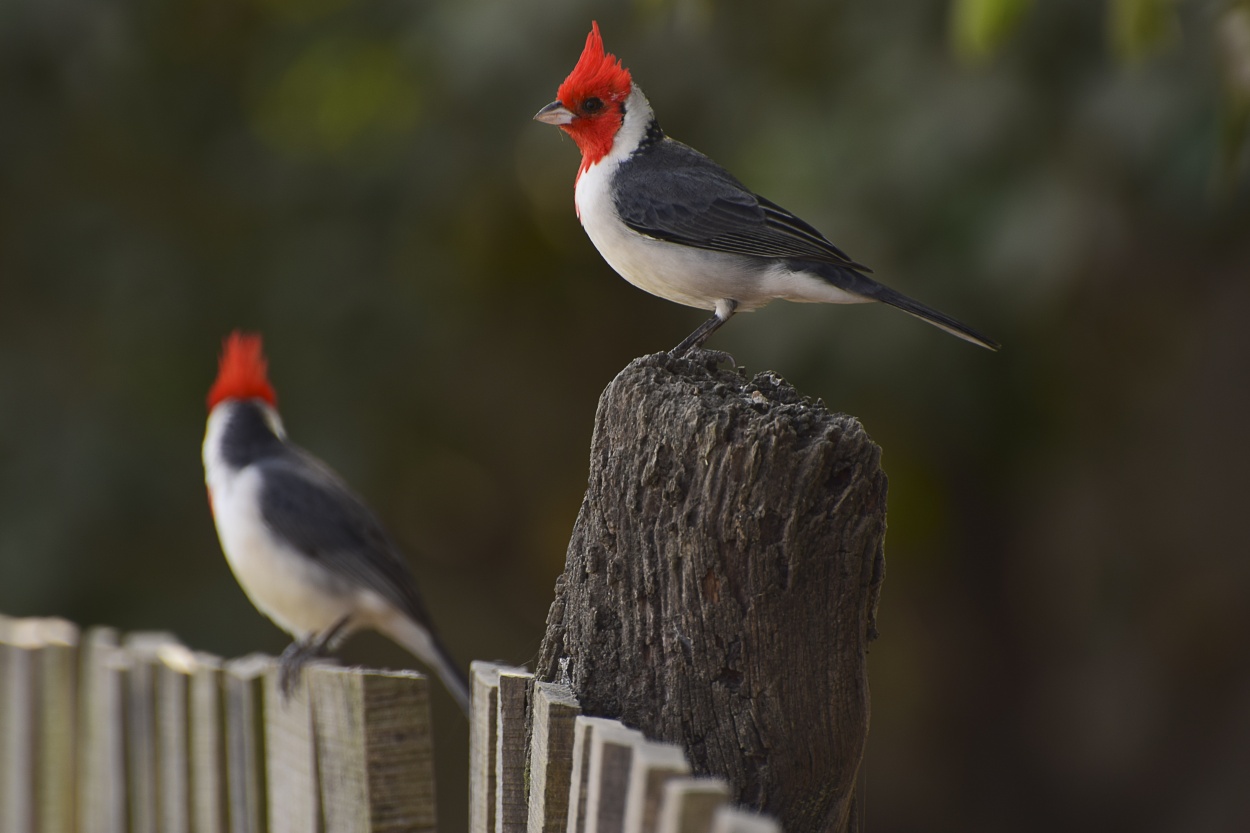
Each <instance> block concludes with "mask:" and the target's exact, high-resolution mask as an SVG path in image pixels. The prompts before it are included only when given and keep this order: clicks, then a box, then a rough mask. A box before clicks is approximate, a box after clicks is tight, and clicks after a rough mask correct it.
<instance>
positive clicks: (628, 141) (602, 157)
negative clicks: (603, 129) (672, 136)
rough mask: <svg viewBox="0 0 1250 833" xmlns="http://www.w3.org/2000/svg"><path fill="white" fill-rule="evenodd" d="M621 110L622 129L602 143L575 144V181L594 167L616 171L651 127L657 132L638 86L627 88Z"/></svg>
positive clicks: (595, 141)
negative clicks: (577, 155)
mask: <svg viewBox="0 0 1250 833" xmlns="http://www.w3.org/2000/svg"><path fill="white" fill-rule="evenodd" d="M621 109H622V111H623V113H622V117H621V126H620V127H619V128H618V129H617V130H616V132H615V133H614V134H611V135H608V136H607V137H605V139H602V140H601V139H598V138H596V139H595V140H594V141H587V142H586V143H583V142H582V141H581V140H579V141H578V145H579V146H580V147H581V151H582V165H581V167H580V168H578V169H577V177H578V179H580V178H581V176H582V174H584V173H586V172H587V171H589V170H590V169H591V168H593V167H595V166H596V165H604V164H606V165H608V166H609V167H613V168H614V167H616V166H617V165H619V164H620V163H622V162H624V161H625V160H626V159H628V158H629V155H630V154H631V153H633V152H634V151H635V150H637V149H638V147H639V146H640V145H641V144H642V143H643V141H644V140H645V139H646V138H647V136H648V133H649V129H650V128H651V127H652V126H653V125H654V129H655V130H657V131H658V130H659V125H658V124H656V121H655V113H654V112H652V110H651V104H650V102H648V101H647V97H646V96H645V95H643V92H642V90H641V89H639V88H638V85H637V84H634V85H633V86H632V87H630V91H629V96H628V97H627V98H626V99H625V103H624V104H623V105H621ZM662 135H663V134H661V136H662Z"/></svg>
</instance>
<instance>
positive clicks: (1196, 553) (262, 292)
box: [0, 0, 1250, 833]
mask: <svg viewBox="0 0 1250 833" xmlns="http://www.w3.org/2000/svg"><path fill="white" fill-rule="evenodd" d="M592 18H597V19H598V20H599V22H600V24H601V26H602V28H603V31H604V35H605V38H606V40H607V44H608V47H609V48H610V49H611V50H612V51H614V52H616V53H617V54H618V55H620V56H622V58H623V59H624V61H625V63H626V65H627V66H629V67H630V68H631V69H632V70H633V72H634V77H635V80H636V81H637V82H639V84H640V85H641V86H643V88H644V89H645V90H646V91H647V93H648V95H649V97H650V99H651V102H652V104H653V105H654V107H655V108H656V111H657V113H658V114H659V116H660V118H661V123H662V124H663V125H664V126H665V128H666V129H667V130H668V132H669V133H670V134H672V135H674V136H676V137H677V138H680V139H682V140H683V141H685V142H687V143H689V144H692V145H694V146H696V147H698V148H700V149H702V150H704V151H705V152H707V153H708V154H709V155H711V156H713V157H714V158H716V159H718V160H719V161H721V162H722V163H723V164H725V165H726V166H727V167H729V168H730V169H732V170H733V171H735V172H736V173H737V174H738V176H739V177H740V178H741V179H743V180H744V181H745V182H746V183H747V184H748V185H751V186H752V187H754V188H756V189H758V190H759V191H761V192H762V193H764V194H766V195H768V196H769V197H771V198H772V199H774V200H776V201H778V202H781V203H782V204H783V205H785V206H787V207H788V208H791V209H792V210H794V211H796V212H797V213H799V214H800V215H801V216H804V217H805V218H807V219H808V220H810V221H811V222H812V223H813V224H815V225H816V226H818V227H819V228H821V229H824V230H826V231H827V232H828V234H829V235H830V237H831V238H832V239H833V240H834V242H835V243H837V244H838V245H839V246H841V247H843V248H844V249H846V250H847V251H848V252H849V253H851V254H852V256H854V257H855V258H856V259H858V260H861V261H863V262H865V263H868V264H870V265H871V266H873V267H874V268H875V269H876V271H877V274H878V276H879V277H881V278H882V279H883V280H885V281H886V282H888V283H890V284H892V285H893V286H895V287H897V288H899V289H902V290H904V291H906V292H908V293H910V294H913V295H915V296H916V297H918V298H920V299H922V300H925V301H927V302H929V303H932V304H933V305H935V306H937V307H939V308H941V309H943V310H945V311H948V312H950V313H952V314H954V315H956V316H957V317H959V318H962V319H964V320H966V321H967V322H969V323H970V324H972V325H973V326H976V327H978V328H981V329H983V330H984V331H986V332H987V333H989V334H991V335H992V336H994V337H996V338H998V339H999V340H1001V341H1002V342H1003V343H1004V344H1005V347H1004V349H1003V351H1002V352H1001V353H1000V354H997V355H992V354H990V353H988V352H985V351H981V350H977V349H975V348H973V347H971V346H969V345H967V344H964V343H962V342H959V341H957V340H955V339H953V338H950V337H948V336H946V335H944V334H942V333H940V332H939V331H937V330H935V329H932V328H930V327H927V326H925V325H923V324H921V323H919V322H916V321H915V320H913V319H911V318H908V317H907V316H904V315H901V314H898V313H896V312H894V311H892V310H889V309H885V308H876V307H872V308H867V307H844V308H834V307H817V306H798V305H785V304H777V305H774V306H773V307H770V308H768V309H766V310H764V311H761V312H758V313H755V314H753V315H750V316H741V317H738V318H735V319H734V321H733V322H732V323H730V324H729V325H728V326H727V327H725V328H724V329H723V330H721V331H720V332H718V333H717V334H716V335H715V336H714V338H713V341H712V343H711V345H710V346H713V347H716V348H720V349H724V350H728V351H730V352H731V353H732V354H733V355H734V356H735V357H736V359H737V361H738V362H739V363H740V364H741V365H744V366H745V367H746V368H747V370H748V371H749V372H756V371H761V370H766V369H771V370H774V371H777V372H778V373H780V374H781V375H783V376H785V377H786V378H788V379H789V380H790V381H791V382H793V383H794V384H795V385H797V386H798V387H799V388H800V389H801V390H802V391H804V392H805V393H807V394H809V395H811V396H813V397H820V398H822V399H823V400H824V401H825V402H826V403H828V404H829V405H830V406H831V407H832V408H835V409H837V410H842V411H845V412H847V413H850V414H854V415H856V416H857V417H859V418H860V419H861V420H862V421H863V423H864V425H865V426H866V427H867V429H868V431H869V432H870V434H871V435H872V436H873V437H874V438H875V439H876V441H877V442H879V443H880V444H881V445H882V447H883V449H884V456H883V462H884V467H885V469H886V471H887V473H888V475H889V478H890V495H889V512H890V515H889V519H890V529H889V535H888V537H887V542H886V556H887V564H888V574H887V580H886V583H885V587H884V595H883V597H882V602H881V609H880V629H881V638H880V639H879V641H878V642H877V643H875V645H874V646H873V649H872V653H871V656H870V660H869V661H870V671H871V680H872V694H873V706H874V710H873V723H872V730H871V735H870V739H869V745H868V756H867V760H866V762H865V766H864V775H863V778H862V790H863V795H864V800H865V802H866V809H867V825H866V829H868V830H872V831H879V832H881V831H895V830H898V831H903V830H908V831H910V830H934V831H945V830H951V831H955V830H959V831H999V830H1018V831H1032V830H1036V831H1042V830H1051V829H1055V828H1057V827H1062V828H1063V829H1067V830H1075V831H1084V830H1089V831H1095V830H1098V831H1101V830H1108V829H1133V830H1136V831H1141V833H1146V832H1147V831H1208V830H1209V831H1228V830H1238V829H1250V789H1247V784H1250V647H1248V646H1250V642H1248V637H1250V532H1248V531H1247V530H1248V523H1247V520H1246V518H1247V513H1248V512H1250V486H1248V485H1247V476H1248V473H1250V441H1248V440H1247V435H1246V434H1247V430H1248V427H1250V323H1248V322H1250V187H1248V185H1247V148H1246V143H1245V140H1244V126H1245V122H1246V118H1247V112H1248V111H1250V104H1248V102H1250V8H1248V7H1247V5H1246V4H1245V3H1238V2H1222V0H1209V1H1206V2H1203V1H1202V0H1190V2H1175V3H1173V2H1167V0H1110V2H1093V1H1092V0H1053V2H1046V3H1030V2H1027V0H957V2H954V3H953V4H948V3H933V2H929V0H897V1H896V2H892V3H878V2H870V0H843V2H830V0H820V1H819V2H791V0H775V1H774V2H771V3H768V4H765V5H759V4H716V3H712V2H693V1H692V2H686V1H685V0H638V1H637V2H617V3H607V2H603V3H592V2H582V0H553V2H543V3H523V2H516V0H455V1H454V2H453V0H427V2H405V1H404V0H182V1H181V2H177V3H160V2H153V0H110V2H101V1H100V0H55V2H53V0H3V2H0V611H3V612H4V613H7V614H10V615H59V616H64V617H68V618H70V619H72V620H74V621H76V622H78V623H80V624H82V625H90V624H95V623H103V624H109V625H114V626H117V627H119V628H123V629H161V630H170V631H173V632H174V633H176V634H178V635H179V636H180V637H181V638H182V639H183V640H185V641H186V642H187V643H188V644H190V645H193V646H195V647H197V648H200V649H204V650H208V651H212V652H214V653H217V654H220V655H223V656H235V655H240V654H243V653H246V652H249V651H253V650H265V651H270V652H277V651H279V650H281V649H282V647H283V646H284V645H285V642H286V640H285V638H284V637H283V635H282V634H281V633H280V632H279V631H278V630H277V629H276V628H274V627H273V626H272V625H270V624H269V623H268V622H267V621H265V620H264V619H262V618H261V617H260V615H259V614H257V613H256V612H255V611H254V610H253V609H252V607H251V606H250V604H249V603H248V601H247V600H246V598H245V597H244V596H243V594H242V592H241V591H240V590H239V589H238V587H237V585H236V584H235V582H234V579H233V577H232V576H231V575H230V573H229V571H228V569H227V567H226V564H225V561H224V559H223V558H222V557H221V554H220V552H219V549H218V545H217V540H216V536H215V533H214V530H213V526H212V522H211V519H210V516H209V513H208V510H207V506H206V503H205V499H204V487H203V482H202V478H203V475H202V471H201V467H200V459H199V454H200V442H201V438H202V432H203V424H204V417H205V412H204V396H205V393H206V391H207V389H208V386H209V384H210V383H211V381H212V379H213V376H214V373H215V369H216V355H217V351H218V348H219V345H220V342H221V339H222V337H223V336H224V335H225V334H226V333H227V332H228V331H229V330H231V329H232V328H235V327H244V328H249V329H255V330H259V331H261V332H263V333H264V335H265V337H266V340H267V345H268V349H269V353H270V358H271V372H272V377H273V380H274V383H275V385H276V386H277V388H278V391H279V396H280V405H281V409H282V412H283V414H284V417H285V419H286V423H287V427H288V429H289V431H290V432H291V434H292V436H293V438H295V439H296V440H297V441H298V442H300V443H302V444H304V445H306V446H307V447H308V448H310V449H312V450H314V451H315V452H316V453H318V454H319V455H321V456H322V457H324V458H325V459H326V460H328V461H329V462H330V463H331V464H332V465H333V466H335V467H336V468H337V469H338V470H339V471H340V472H342V473H343V475H344V476H345V477H346V478H347V479H348V480H349V481H350V482H351V483H353V484H354V485H355V486H356V487H357V488H358V489H359V491H361V492H362V493H363V494H364V495H365V496H366V497H367V498H368V499H369V500H370V501H371V502H372V503H373V505H374V506H375V507H376V508H377V510H378V511H379V513H380V514H381V515H382V516H383V517H384V519H385V520H386V522H387V523H388V524H389V526H390V527H391V528H392V529H393V531H394V532H395V534H396V536H397V537H398V538H399V539H400V540H401V541H402V542H403V543H404V544H405V546H406V547H407V549H408V550H409V551H410V552H411V553H412V555H413V562H414V568H415V570H416V572H417V573H418V576H419V578H420V581H421V583H422V586H423V588H424V590H425V592H426V595H427V597H428V601H429V604H430V606H431V607H432V609H433V611H434V613H435V615H436V617H437V619H438V620H439V621H440V622H441V623H442V626H443V630H444V632H445V633H446V636H447V640H448V642H449V643H450V644H451V646H452V649H453V651H454V652H455V653H456V655H457V656H459V657H461V658H462V659H463V660H464V661H465V662H467V661H468V660H469V659H470V658H488V659H502V660H507V661H511V662H515V663H524V662H527V661H529V660H531V659H532V657H533V656H534V654H535V653H536V651H537V647H538V644H539V641H540V639H541V636H542V632H543V628H544V620H545V616H546V611H547V606H548V603H549V601H550V598H551V590H552V584H553V580H554V578H555V576H556V575H557V574H558V573H559V571H560V570H561V568H562V565H563V557H564V548H565V545H566V542H567V539H568V535H569V532H570V529H571V525H572V522H573V519H574V517H575V515H576V512H577V509H578V504H579V501H580V497H581V493H582V490H583V487H584V483H585V475H586V466H587V453H588V451H587V450H588V445H589V439H590V433H591V428H592V418H593V415H594V410H595V405H596V400H597V397H598V395H599V393H600V391H601V390H602V388H603V387H604V386H605V385H606V384H607V382H608V381H609V380H610V379H611V378H612V377H613V375H614V374H615V373H616V372H617V371H618V370H619V369H620V368H621V367H623V366H624V365H625V364H626V363H627V362H628V361H629V360H630V359H632V358H633V357H635V356H638V355H642V354H646V353H649V352H655V351H657V350H660V349H664V348H667V347H669V346H671V345H673V344H676V343H677V342H678V341H679V340H680V339H681V338H682V337H683V336H685V335H686V334H687V333H688V332H689V331H690V330H691V329H693V328H694V326H695V325H696V324H698V323H699V322H700V321H702V320H703V317H704V315H705V313H703V312H699V311H695V310H690V309H685V308H681V307H677V306H675V305H672V304H669V303H667V302H664V301H661V300H658V299H655V298H652V297H650V296H647V295H645V294H644V293H642V292H640V291H638V290H636V289H634V288H632V287H631V286H629V285H628V284H626V283H625V282H624V281H623V280H621V279H620V278H618V277H616V276H615V275H614V274H613V273H612V272H611V271H610V270H609V268H608V267H607V266H606V265H605V264H604V263H603V262H602V261H601V260H600V258H599V257H598V255H597V253H596V252H595V251H594V249H593V248H592V246H591V244H590V243H589V241H588V240H587V239H586V238H585V236H584V234H583V233H582V231H581V229H580V228H579V226H578V224H577V221H576V219H575V217H574V214H573V205H572V186H573V176H574V172H575V170H576V167H577V153H576V149H575V147H574V146H573V144H572V142H571V141H569V140H568V139H567V138H566V137H564V136H563V135H562V134H561V133H559V132H558V131H556V130H554V129H552V128H550V127H548V126H545V125H541V124H537V123H534V122H532V121H531V120H530V118H531V116H532V115H533V113H534V112H535V111H537V110H538V109H539V108H540V107H541V106H543V105H544V104H546V103H547V102H549V101H550V100H551V99H552V98H553V97H554V92H555V88H556V86H557V84H558V83H559V82H560V80H561V79H562V78H563V77H564V75H565V74H566V73H567V71H568V70H569V69H570V68H571V67H572V65H573V63H574V61H575V60H576V58H577V56H578V54H579V52H580V50H581V46H582V43H583V39H584V37H585V34H586V31H587V29H588V27H589V23H590V21H591V19H592ZM343 654H344V656H345V658H346V659H347V660H349V661H352V662H368V663H378V664H383V665H391V666H403V665H405V664H406V663H407V662H408V658H407V657H406V655H404V654H403V653H402V652H401V651H399V649H397V648H395V647H393V646H391V645H390V644H389V643H386V642H385V641H384V640H383V639H381V638H380V637H376V636H360V637H357V638H355V639H354V640H353V641H352V642H351V643H349V645H348V646H347V647H346V649H345V650H344V652H343ZM434 707H435V711H436V716H437V720H438V721H439V723H440V727H439V735H438V743H439V747H438V756H439V777H440V779H441V781H440V793H439V795H440V801H441V802H442V814H443V825H444V829H447V830H456V829H461V827H462V825H463V818H464V785H463V782H464V772H465V767H466V763H465V752H464V747H465V743H466V736H467V733H466V727H465V724H464V723H463V721H462V720H461V718H460V716H459V715H458V714H457V713H456V711H455V707H454V705H453V704H452V703H451V701H450V700H448V699H447V698H446V697H445V696H444V695H442V694H441V693H440V694H439V695H438V699H437V700H436V702H435V704H434Z"/></svg>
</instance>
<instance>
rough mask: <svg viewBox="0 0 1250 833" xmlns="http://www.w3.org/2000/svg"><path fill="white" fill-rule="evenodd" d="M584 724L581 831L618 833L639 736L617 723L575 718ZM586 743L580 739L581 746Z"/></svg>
mask: <svg viewBox="0 0 1250 833" xmlns="http://www.w3.org/2000/svg"><path fill="white" fill-rule="evenodd" d="M583 721H584V725H585V726H586V727H587V734H588V736H589V754H588V755H587V756H586V759H585V761H586V763H585V767H586V778H585V781H584V783H585V795H586V797H585V808H586V809H585V822H584V825H585V826H584V828H583V829H584V830H585V833H621V830H622V828H623V827H624V824H625V794H626V791H627V789H628V787H629V771H630V767H631V765H632V763H633V757H634V747H635V746H636V745H638V744H639V743H641V742H642V741H643V736H642V733H641V732H639V731H637V730H635V729H629V728H626V726H625V725H624V724H623V723H621V722H620V721H618V720H602V719H596V718H586V717H579V718H577V722H578V723H583ZM591 721H593V723H592V722H591ZM586 742H587V741H586V740H585V739H583V745H585V744H586Z"/></svg>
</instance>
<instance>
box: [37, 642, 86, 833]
mask: <svg viewBox="0 0 1250 833" xmlns="http://www.w3.org/2000/svg"><path fill="white" fill-rule="evenodd" d="M39 627H40V634H39V638H40V643H41V644H40V648H39V672H38V679H37V685H38V686H39V698H38V700H39V702H38V707H37V711H38V712H39V716H38V728H37V730H36V731H37V732H38V742H37V746H38V752H37V755H36V757H37V758H38V759H39V760H38V765H37V769H36V774H35V777H36V785H35V791H36V792H35V808H36V813H37V814H38V819H37V821H36V825H37V826H36V829H37V830H38V831H39V833H73V831H74V822H75V813H76V812H77V793H78V778H77V768H76V757H75V756H76V754H77V738H78V628H77V627H76V626H75V625H74V624H72V623H70V622H67V621H65V620H64V619H41V620H40V621H39Z"/></svg>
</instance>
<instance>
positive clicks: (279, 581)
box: [204, 332, 469, 714]
mask: <svg viewBox="0 0 1250 833" xmlns="http://www.w3.org/2000/svg"><path fill="white" fill-rule="evenodd" d="M276 405H277V396H276V394H275V393H274V389H273V387H272V386H271V385H270V384H269V378H268V372H267V362H266V360H265V356H264V352H263V347H262V344H261V339H260V336H257V335H246V334H242V333H239V332H234V333H232V334H231V335H230V337H229V338H227V339H226V341H225V346H224V349H223V351H222V355H221V362H220V367H219V370H218V373H217V380H216V382H214V383H213V386H212V389H211V390H210V391H209V393H208V411H209V413H208V428H207V430H206V431H205V435H204V474H205V481H206V482H207V483H208V498H209V504H210V506H211V508H212V512H213V520H214V522H215V523H216V524H217V535H218V537H219V538H220V539H221V548H222V550H223V551H224V552H225V554H226V561H228V562H229V563H230V569H231V570H233V571H234V575H235V578H237V579H238V580H239V584H240V585H242V586H243V591H244V592H245V593H247V595H248V598H250V599H251V600H252V604H254V605H256V607H257V609H258V610H260V612H261V613H263V614H265V615H266V616H268V617H269V618H270V619H272V620H273V622H274V623H275V624H276V625H277V626H278V627H280V628H282V629H283V630H284V631H286V632H287V633H289V634H291V635H292V636H294V637H295V641H294V642H293V643H291V645H290V647H288V648H287V649H286V651H284V652H283V654H282V658H281V660H280V668H281V677H280V679H281V684H282V689H283V691H284V692H286V693H288V694H289V693H290V691H291V690H292V689H293V688H294V686H295V684H296V683H297V682H298V680H299V674H300V669H301V667H302V665H303V664H304V663H305V662H307V661H308V660H309V659H311V658H313V657H315V656H318V655H320V654H322V653H323V652H324V651H326V650H329V649H333V648H335V647H336V646H337V645H338V644H339V643H341V642H342V641H343V640H344V639H345V638H346V637H347V636H348V635H350V634H351V633H352V632H354V631H356V630H360V629H362V628H372V629H374V630H377V631H380V632H382V633H384V634H386V635H387V636H388V637H390V638H391V639H393V640H394V641H395V642H397V643H399V644H400V645H402V646H403V647H405V648H407V649H408V650H409V651H411V652H412V653H413V654H414V655H416V657H417V658H418V659H420V660H421V661H422V662H423V663H425V664H426V665H427V666H429V667H430V668H432V669H434V671H436V672H437V673H438V675H439V677H440V678H441V679H442V681H443V685H445V686H446V687H447V690H448V691H449V692H450V693H451V695H452V697H454V698H455V699H456V702H457V703H459V704H460V707H461V708H462V709H464V710H465V713H466V714H467V713H468V709H469V686H468V680H467V678H466V677H465V674H464V672H463V671H462V670H461V669H460V667H459V666H458V665H456V662H455V660H453V659H452V657H451V654H450V653H449V652H448V650H447V647H446V646H445V645H444V644H443V642H442V640H441V639H439V637H438V634H437V633H436V632H435V630H434V623H433V621H432V620H431V619H430V614H429V612H428V611H427V610H426V608H425V604H424V603H423V602H422V601H421V596H420V595H419V594H418V593H417V586H416V583H415V581H414V580H413V577H412V573H411V572H410V570H409V568H408V565H407V563H406V562H405V561H404V559H403V556H401V555H400V553H399V549H398V548H397V547H396V546H395V544H394V542H393V541H392V540H391V539H390V536H388V535H387V533H386V531H385V530H384V529H383V528H382V525H381V523H379V522H378V519H377V518H376V517H374V515H373V513H372V512H371V511H370V510H369V507H368V506H366V505H365V503H364V501H363V500H361V499H360V498H359V497H358V496H357V495H356V494H355V493H354V492H353V491H352V490H351V489H350V488H348V486H347V485H346V484H345V483H344V482H343V481H342V480H341V479H340V478H339V476H338V475H337V474H335V473H334V472H333V471H332V470H331V469H330V468H329V467H328V466H327V465H326V464H325V463H323V462H321V461H320V460H318V459H317V458H316V457H314V456H313V455H311V454H309V453H308V452H307V451H305V450H304V449H302V448H300V447H299V446H297V445H295V444H294V443H292V442H290V441H289V440H287V438H286V431H285V429H284V428H283V427H282V418H281V417H279V416H278V411H277V410H276Z"/></svg>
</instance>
